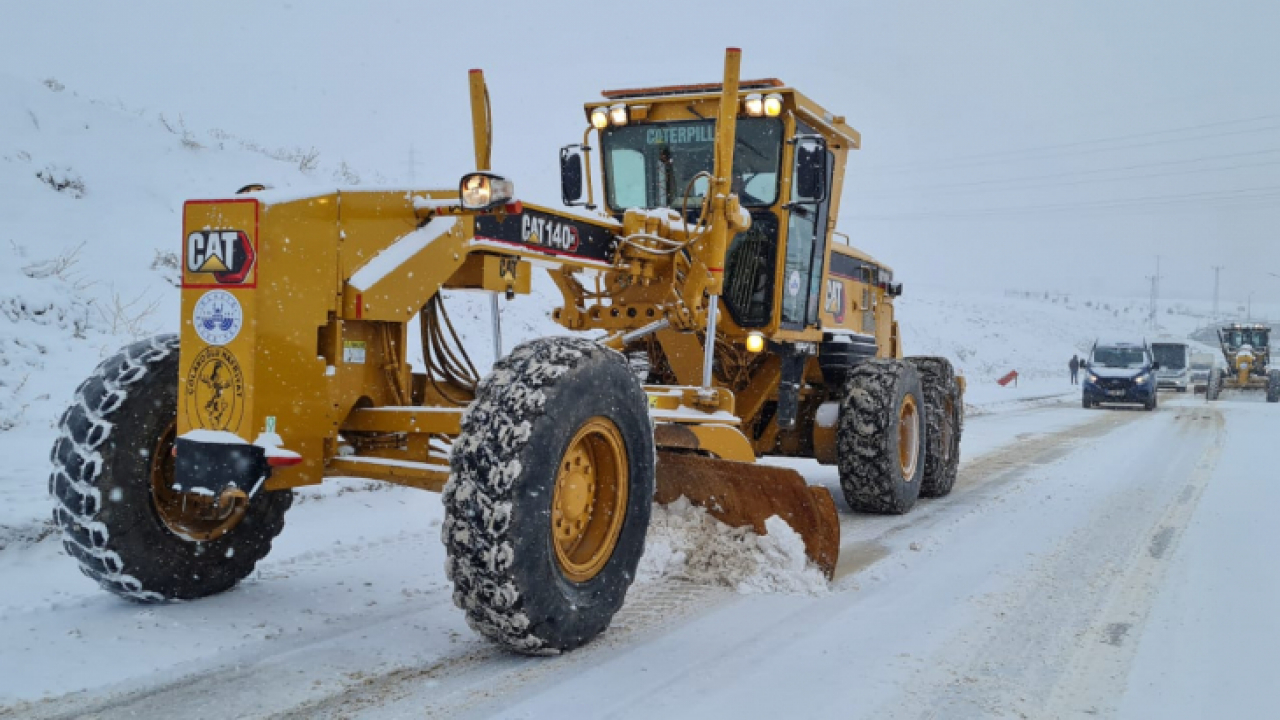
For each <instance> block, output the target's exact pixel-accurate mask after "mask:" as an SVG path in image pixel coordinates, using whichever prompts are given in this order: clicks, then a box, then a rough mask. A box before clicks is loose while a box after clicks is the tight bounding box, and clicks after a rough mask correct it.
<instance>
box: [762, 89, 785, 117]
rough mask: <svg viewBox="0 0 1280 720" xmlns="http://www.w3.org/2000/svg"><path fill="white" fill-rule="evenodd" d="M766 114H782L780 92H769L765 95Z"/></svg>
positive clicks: (771, 115)
mask: <svg viewBox="0 0 1280 720" xmlns="http://www.w3.org/2000/svg"><path fill="white" fill-rule="evenodd" d="M764 114H765V115H768V116H769V117H778V116H779V115H781V114H782V96H781V95H779V94H778V93H769V94H768V95H765V96H764Z"/></svg>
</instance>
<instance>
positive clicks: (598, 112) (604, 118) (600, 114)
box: [591, 108, 609, 130]
mask: <svg viewBox="0 0 1280 720" xmlns="http://www.w3.org/2000/svg"><path fill="white" fill-rule="evenodd" d="M591 127H593V128H595V129H597V130H603V129H605V128H607V127H609V111H608V110H605V109H604V108H596V109H594V110H592V111H591Z"/></svg>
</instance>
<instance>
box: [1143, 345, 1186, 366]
mask: <svg viewBox="0 0 1280 720" xmlns="http://www.w3.org/2000/svg"><path fill="white" fill-rule="evenodd" d="M1151 354H1153V355H1155V356H1156V362H1158V363H1160V369H1162V370H1182V369H1184V368H1186V367H1187V346H1186V345H1177V344H1173V343H1171V344H1168V345H1163V344H1155V345H1152V346H1151Z"/></svg>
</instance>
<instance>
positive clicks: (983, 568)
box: [0, 396, 1280, 718]
mask: <svg viewBox="0 0 1280 720" xmlns="http://www.w3.org/2000/svg"><path fill="white" fill-rule="evenodd" d="M968 430H969V432H968V434H967V436H966V440H965V444H964V453H965V458H966V459H965V462H964V464H963V466H962V469H961V478H960V481H959V483H958V484H957V487H956V490H955V492H954V493H953V495H952V496H951V497H949V498H948V499H946V500H939V501H929V502H925V503H923V504H922V505H921V506H920V507H918V508H917V509H916V510H915V511H914V512H913V513H911V514H910V515H908V516H905V517H877V516H865V515H857V514H852V513H848V512H845V513H843V514H842V548H841V563H840V566H839V567H838V569H837V577H836V580H835V581H834V582H833V583H830V584H826V583H818V584H815V583H813V582H812V580H813V578H812V577H810V576H808V575H806V573H805V571H804V570H802V569H801V568H799V567H798V566H797V565H796V563H795V562H794V561H795V557H794V555H789V554H788V552H787V551H786V548H785V545H786V543H777V544H775V545H773V546H767V545H766V546H762V545H761V544H759V543H755V542H752V543H750V544H749V545H748V544H744V543H743V542H742V538H741V537H740V536H739V537H728V538H726V537H722V535H723V534H724V531H723V530H717V529H715V528H711V529H708V528H706V527H703V526H702V525H701V524H700V523H699V522H698V521H697V518H696V517H691V516H690V515H689V513H688V511H686V510H683V509H681V508H674V509H670V510H668V511H667V513H666V516H665V517H663V518H660V520H659V524H658V525H657V528H658V529H657V531H656V532H655V534H654V537H653V540H652V541H651V544H650V548H649V555H648V556H647V557H646V559H645V563H644V565H643V566H642V570H643V571H644V572H642V576H641V578H640V579H639V581H638V582H637V584H636V585H635V587H634V588H633V590H632V593H631V595H630V597H629V600H628V603H627V606H626V607H624V609H623V611H622V613H620V614H619V616H618V618H617V619H616V621H615V623H614V626H613V627H612V628H611V629H610V630H609V631H608V632H607V633H605V635H603V636H602V637H601V638H599V639H598V640H597V641H595V642H594V643H592V644H591V645H589V646H587V647H586V648H584V649H582V650H580V651H577V652H574V653H570V654H569V655H567V656H565V657H561V658H551V659H530V658H520V657H514V656H511V655H509V654H507V653H504V652H502V651H499V650H497V649H495V648H494V647H492V646H491V645H489V644H488V643H486V642H485V641H483V640H481V639H479V638H477V637H476V636H475V635H474V634H472V633H471V632H470V631H469V630H468V629H467V628H466V626H465V624H464V623H463V621H462V618H461V615H460V613H458V612H456V610H455V609H454V608H453V606H452V602H451V600H450V589H449V587H448V584H447V582H446V581H445V579H444V576H443V573H442V572H441V570H440V566H441V564H442V561H443V559H442V555H443V549H442V547H441V545H440V543H439V540H438V527H439V523H440V517H441V512H440V506H439V503H438V501H437V499H436V498H435V496H433V495H430V494H426V493H420V492H415V491H412V490H406V489H400V488H383V487H382V486H376V485H366V484H363V483H347V484H338V485H336V486H333V487H327V488H324V489H322V490H315V491H307V492H305V493H304V494H303V501H302V502H301V503H300V504H299V505H297V506H296V507H295V509H294V510H293V511H291V514H290V516H289V527H288V528H287V529H286V531H285V533H284V535H283V536H282V537H281V538H280V540H279V542H278V544H277V547H276V550H275V551H274V552H273V554H272V555H271V556H270V557H268V558H267V560H265V561H264V562H263V563H262V564H261V565H260V568H259V570H258V572H257V573H255V575H254V576H253V577H252V578H250V579H249V580H248V581H246V582H244V583H243V584H242V585H241V586H240V587H239V588H238V589H236V590H235V591H233V592H230V593H227V594H225V595H222V596H218V597H214V598H210V599H207V600H203V601H200V602H192V603H182V604H174V605H167V606H138V605H132V604H128V603H125V602H122V601H120V600H117V599H116V598H113V597H110V596H107V595H105V594H103V593H101V592H100V591H98V590H97V589H96V588H95V587H94V586H93V585H92V584H91V583H89V582H88V581H86V580H84V579H83V578H82V577H80V576H79V574H78V572H77V571H76V570H75V568H74V566H73V563H71V562H70V561H69V560H68V558H66V557H63V556H62V555H61V552H60V550H59V548H58V546H57V544H56V543H53V542H42V543H37V544H35V545H33V546H30V547H25V548H22V549H20V550H14V549H12V548H11V549H10V550H7V551H4V552H0V574H2V576H3V577H5V578H6V589H5V592H4V593H3V595H0V619H2V620H3V622H2V623H0V647H3V648H4V654H3V656H2V657H3V658H4V659H5V672H4V673H3V674H2V675H0V697H3V698H4V699H3V702H4V703H8V704H9V712H10V713H11V714H13V715H14V716H21V717H73V716H82V715H86V714H92V715H94V716H97V717H123V716H135V717H138V716H140V717H155V716H161V715H166V716H167V715H168V714H170V713H172V712H174V711H176V710H178V709H180V710H181V712H182V714H183V715H184V716H187V717H214V716H217V717H226V716H227V715H228V714H230V715H234V716H240V717H260V716H268V715H276V714H284V715H286V716H290V717H339V716H342V717H347V716H352V715H359V716H369V717H406V716H421V715H422V714H424V713H425V714H427V715H428V716H436V715H439V716H448V717H481V716H488V715H500V716H504V717H545V716H548V715H551V714H554V713H570V714H572V713H573V711H574V708H579V709H580V708H582V707H590V708H592V709H593V712H592V713H591V714H592V715H594V716H610V717H623V716H626V717H631V716H637V717H650V716H652V715H653V714H655V713H662V714H666V715H672V716H677V717H704V716H708V715H710V716H722V717H776V716H791V714H792V713H794V712H796V711H797V708H803V709H804V713H803V714H805V715H818V714H824V713H832V714H838V715H839V716H841V717H886V716H887V717H903V718H908V717H948V718H951V717H1037V718H1038V717H1076V716H1082V717H1083V716H1102V717H1136V718H1141V717H1173V718H1181V717H1186V718H1197V717H1207V716H1218V717H1244V716H1253V717H1263V716H1268V715H1270V714H1272V713H1274V712H1275V711H1277V710H1280V704H1277V703H1275V702H1273V700H1272V699H1271V698H1270V693H1269V690H1266V688H1267V684H1266V680H1267V679H1268V677H1269V676H1270V675H1269V674H1270V673H1271V672H1272V669H1273V668H1274V667H1275V666H1276V664H1277V663H1278V662H1280V643H1277V642H1276V641H1277V640H1280V626H1278V625H1277V623H1276V621H1275V619H1274V614H1273V613H1272V612H1271V609H1270V608H1271V603H1270V602H1269V601H1268V599H1269V598H1273V597H1274V596H1275V592H1276V590H1277V589H1278V588H1277V584H1278V583H1280V573H1278V572H1277V571H1275V569H1274V566H1275V564H1274V563H1270V562H1268V560H1267V557H1268V556H1267V552H1268V551H1267V549H1266V545H1265V544H1260V543H1258V542H1257V540H1256V538H1257V537H1265V536H1269V534H1270V532H1271V528H1270V527H1269V524H1268V521H1267V518H1266V516H1265V515H1264V514H1260V513H1256V512H1249V511H1248V509H1247V508H1248V507H1249V506H1252V505H1255V504H1259V503H1261V504H1266V503H1267V502H1268V501H1269V500H1270V499H1273V498H1272V497H1271V495H1273V494H1274V492H1273V489H1272V486H1273V485H1274V483H1273V482H1270V480H1271V479H1272V478H1268V477H1267V475H1266V474H1265V473H1263V472H1259V471H1258V468H1256V467H1253V463H1252V462H1251V461H1250V460H1249V458H1250V457H1251V454H1250V452H1249V448H1251V447H1253V446H1255V445H1257V444H1258V443H1262V442H1266V439H1267V438H1268V437H1270V436H1271V435H1273V434H1274V433H1275V432H1276V431H1277V430H1280V416H1278V415H1277V414H1276V413H1275V412H1274V408H1273V407H1272V406H1269V405H1266V404H1264V403H1261V402H1257V401H1255V399H1254V398H1239V397H1237V398H1231V399H1227V400H1225V401H1223V402H1220V403H1215V404H1212V405H1209V404H1206V403H1205V402H1204V401H1203V399H1202V398H1198V397H1190V396H1168V397H1166V399H1165V402H1164V404H1163V405H1162V407H1161V409H1160V410H1159V411H1157V412H1155V413H1145V412H1141V411H1127V410H1116V411H1098V410H1093V411H1088V410H1083V409H1080V408H1079V407H1078V406H1077V405H1076V404H1074V403H1065V402H1064V403H1058V404H1053V405H1040V406H1037V407H1028V408H1022V409H1009V410H1006V411H1004V412H992V413H989V414H986V415H981V416H978V417H975V418H972V419H971V420H970V422H969V427H968ZM777 462H780V463H783V464H789V465H792V466H795V467H798V468H799V469H800V470H801V471H802V472H803V473H804V474H805V476H806V478H807V479H808V480H809V481H810V482H814V483H818V484H825V485H827V486H829V487H832V489H835V485H836V476H835V472H834V469H832V468H825V467H821V466H817V465H816V464H813V463H809V462H796V461H783V460H779V461H777ZM1246 497H1247V498H1249V499H1250V501H1249V502H1248V503H1244V504H1241V503H1240V501H1239V500H1240V498H1246ZM1276 499H1280V498H1276ZM680 553H683V554H684V555H683V556H681V557H678V558H676V557H675V556H676V555H678V554H680ZM708 558H716V559H717V561H718V564H717V565H716V566H715V567H718V568H719V569H720V571H719V572H712V571H711V570H710V567H711V566H709V565H708V564H707V562H706V560H707V559H708ZM42 698H43V700H42ZM0 712H3V711H0Z"/></svg>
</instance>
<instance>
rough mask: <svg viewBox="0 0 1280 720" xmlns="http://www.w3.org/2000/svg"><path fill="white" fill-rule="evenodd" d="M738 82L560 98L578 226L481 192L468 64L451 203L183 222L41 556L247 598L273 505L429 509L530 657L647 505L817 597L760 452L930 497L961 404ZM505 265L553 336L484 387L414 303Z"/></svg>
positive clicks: (63, 459) (59, 450) (885, 500)
mask: <svg viewBox="0 0 1280 720" xmlns="http://www.w3.org/2000/svg"><path fill="white" fill-rule="evenodd" d="M739 63H740V53H739V52H738V51H736V50H732V49H731V50H729V51H728V52H727V53H726V56H725V66H724V76H723V81H722V82H721V83H717V84H709V85H687V86H678V87H651V88H640V89H632V90H620V91H612V92H606V93H605V94H604V99H603V100H602V101H598V102H590V103H587V104H586V105H585V108H584V109H585V115H586V125H587V127H586V132H585V133H584V136H583V142H582V143H579V144H576V145H570V146H567V147H565V148H563V149H562V150H561V153H560V163H561V179H562V195H563V197H562V200H563V202H564V204H565V205H566V206H569V207H571V208H575V209H570V210H556V209H552V208H549V207H544V206H539V205H534V204H532V203H524V202H522V201H520V200H519V199H518V198H517V196H516V194H515V192H514V186H513V183H512V181H511V179H509V178H505V177H502V176H499V175H497V174H495V173H493V172H491V171H490V170H489V167H490V163H489V161H490V158H489V155H490V143H491V138H490V127H491V119H490V116H489V107H488V100H487V97H488V95H487V90H486V87H485V83H484V77H483V75H482V74H481V73H480V72H479V71H472V74H471V76H470V94H471V106H472V124H473V128H474V140H475V148H476V165H477V171H475V172H470V173H468V174H466V175H464V176H463V177H462V179H461V183H460V185H459V187H457V188H443V189H425V190H409V191H404V190H398V191H376V190H363V189H356V190H339V191H334V192H329V193H325V194H317V195H307V196H293V197H290V196H286V195H283V194H281V193H279V192H272V191H264V190H263V189H262V188H261V186H249V187H246V188H245V189H244V191H243V192H242V193H241V194H237V195H235V196H234V197H230V198H226V199H218V200H192V201H189V202H187V203H186V205H185V208H184V219H183V255H182V262H183V276H182V328H181V332H180V333H179V334H178V335H163V336H159V337H155V338H152V339H150V340H146V341H142V342H138V343H135V344H133V345H130V346H129V347H127V348H125V349H124V350H123V351H122V352H121V353H120V354H118V355H116V356H115V357H113V358H111V359H109V360H107V361H105V362H104V363H103V364H102V365H101V366H100V367H99V368H98V369H97V371H96V372H95V374H94V375H93V376H92V377H90V378H89V379H88V380H86V381H85V382H84V384H83V385H81V387H80V388H79V390H78V391H77V393H76V400H75V403H74V404H73V406H72V407H71V408H70V409H69V410H68V411H67V413H66V414H65V415H64V416H63V418H62V421H61V433H60V436H59V438H58V440H57V442H56V444H55V446H54V448H53V459H54V471H53V473H52V476H51V478H50V489H51V492H52V493H53V495H54V497H55V498H56V500H57V506H56V509H55V512H54V515H55V519H56V521H57V523H58V525H59V526H60V527H61V529H62V530H63V537H64V542H65V545H66V548H67V550H68V551H69V552H70V554H71V555H73V556H74V557H75V558H76V559H77V560H78V561H79V562H80V565H81V568H82V569H83V571H84V572H85V573H86V574H87V575H88V576H89V577H91V578H93V579H94V580H96V581H97V582H98V583H99V584H101V585H102V586H103V587H104V588H106V589H107V590H109V591H111V592H113V593H116V594H118V595H121V596H124V597H127V598H131V599H135V600H139V601H164V600H168V599H192V598H198V597H203V596H207V595H211V594H213V593H217V592H220V591H223V590H226V589H228V588H230V587H232V586H233V585H234V584H235V583H237V582H238V581H239V580H241V579H242V578H244V577H245V576H247V575H248V574H249V573H250V571H251V570H252V569H253V567H254V564H255V563H257V562H258V561H259V560H260V559H262V558H263V557H264V556H265V555H266V554H267V552H268V551H269V549H270V546H271V542H272V539H273V538H274V537H275V536H276V535H277V534H278V533H279V532H280V531H281V530H282V528H283V523H284V515H285V512H286V510H288V508H289V506H290V504H291V502H292V495H291V489H292V488H296V487H299V486H305V485H312V484H316V483H320V482H323V481H324V479H325V478H327V477H335V476H343V477H364V478H374V479H380V480H385V481H387V482H391V483H398V484H402V485H408V486H413V487H418V488H424V489H427V490H434V491H442V493H443V502H444V508H445V519H444V522H443V541H444V544H445V546H446V550H447V558H448V560H447V573H448V576H449V578H450V579H451V580H452V582H453V583H454V587H455V593H454V598H455V600H456V602H457V604H458V605H459V606H460V607H461V608H462V609H463V610H464V611H465V613H466V616H467V619H468V622H469V623H470V624H471V626H472V627H474V628H475V629H476V630H477V631H479V632H480V633H482V634H483V635H485V636H487V637H489V638H492V639H493V640H495V641H497V642H499V643H501V644H504V645H506V646H507V647H510V648H512V649H514V650H517V651H520V652H526V653H546V652H556V651H563V650H568V649H571V648H574V647H576V646H578V645H581V644H582V643H584V642H587V641H588V640H590V639H591V638H593V637H594V636H596V635H597V634H599V633H600V632H602V631H603V630H604V629H605V628H606V627H607V626H608V624H609V622H610V619H611V618H612V616H613V615H614V613H615V612H616V611H617V610H618V609H619V607H620V606H621V605H622V602H623V599H624V596H625V594H626V592H627V589H628V587H629V586H630V584H631V580H632V578H633V576H634V572H635V569H636V566H637V563H638V562H639V559H640V556H641V554H642V552H643V550H644V539H645V533H646V531H647V527H648V523H649V517H650V511H651V508H652V503H653V501H654V500H655V499H656V500H657V501H658V502H663V503H665V502H670V501H673V500H675V499H677V498H679V497H681V496H684V497H687V498H688V499H689V500H691V501H693V502H695V503H697V504H699V505H701V506H703V507H705V508H707V510H708V511H709V512H711V513H712V514H713V515H715V516H716V517H718V518H720V519H721V520H722V521H724V522H726V523H729V524H731V525H735V526H739V527H747V526H750V527H753V528H755V529H756V530H757V531H758V532H761V533H763V532H765V531H766V527H765V522H764V521H765V520H766V519H767V518H769V517H771V516H774V515H777V516H780V517H781V518H782V519H784V520H785V521H786V522H787V523H789V524H790V525H791V527H793V528H794V529H795V530H796V531H797V532H798V533H799V534H800V536H801V538H802V539H803V540H804V543H805V548H806V552H807V554H808V555H809V557H810V558H811V559H812V560H813V562H815V563H816V564H817V565H818V566H819V567H821V568H822V569H823V570H824V571H826V572H827V573H829V574H830V573H831V572H832V571H833V569H834V568H835V566H836V562H837V555H838V552H839V527H840V523H839V517H838V515H837V511H836V508H835V504H834V502H833V500H832V498H831V495H830V493H829V492H828V491H827V489H826V488H823V487H809V486H808V485H806V483H805V482H804V480H803V479H802V478H801V476H800V475H799V474H797V473H796V472H794V471H792V470H787V469H782V468H776V467H768V466H765V465H761V464H758V463H756V459H757V457H758V456H760V455H764V454H774V455H787V456H795V457H808V458H816V459H817V460H818V461H819V462H821V463H827V464H836V465H838V466H839V476H840V484H841V487H842V489H843V494H844V497H845V500H846V502H847V503H848V504H849V506H850V507H852V508H853V509H855V510H860V511H868V512H878V513H903V512H906V511H908V510H909V509H910V508H911V507H912V505H913V504H914V503H915V501H916V499H917V497H920V496H925V497H933V496H941V495H946V494H947V493H948V492H950V490H951V487H952V484H953V483H954V481H955V476H956V465H957V463H958V460H959V442H960V432H961V422H962V407H963V403H962V398H961V393H962V386H961V382H960V379H959V378H957V376H956V375H955V373H954V372H953V370H952V368H951V365H950V364H949V363H948V362H947V361H946V360H945V359H941V358H907V359H903V352H902V346H901V341H900V337H899V333H898V326H897V323H896V322H895V320H894V312H893V299H894V298H895V297H896V296H897V295H899V294H900V293H901V292H902V285H901V284H900V283H896V282H895V280H894V277H893V273H892V271H891V270H890V269H889V268H888V267H886V266H884V265H882V264H880V263H878V262H876V261H875V260H873V259H872V258H870V257H868V256H867V255H865V254H863V253H861V252H859V251H857V250H855V249H854V248H852V247H850V246H849V245H848V243H847V239H846V240H845V241H844V242H840V241H838V240H837V239H836V238H838V237H840V235H839V233H836V232H834V228H835V225H836V218H837V215H838V211H839V204H840V191H841V187H842V182H843V174H844V166H845V162H846V158H847V156H848V153H849V151H851V150H853V149H856V148H857V147H858V146H859V143H860V136H859V135H858V133H857V132H856V131H855V130H853V129H852V128H850V127H849V126H848V125H847V124H846V123H845V120H844V118H842V117H840V116H837V115H834V114H832V113H831V112H828V111H827V110H825V109H823V108H822V107H820V106H819V105H818V104H816V103H815V102H813V101H812V100H810V99H809V98H807V97H806V96H804V95H803V94H801V93H800V92H798V91H796V90H795V89H794V88H791V87H789V86H787V85H785V84H784V83H782V82H779V81H777V80H772V79H769V80H759V81H746V82H741V81H740V80H739ZM593 137H594V138H595V142H596V145H595V146H594V147H592V146H590V145H589V143H590V141H591V140H592V138H593ZM597 151H598V158H599V159H598V161H597V162H598V164H599V166H600V167H599V168H598V173H599V182H597V180H596V179H595V177H594V174H593V171H592V166H591V158H592V153H593V152H597ZM597 187H598V188H599V195H600V200H598V201H597V199H596V194H597V193H596V188H597ZM535 268H536V269H541V270H545V271H546V272H547V273H549V274H550V277H551V279H552V280H553V281H554V283H555V285H556V286H557V287H558V288H559V291H560V292H561V293H562V295H563V304H561V305H560V306H559V307H557V308H554V309H552V308H547V312H549V313H550V315H551V317H552V318H554V320H555V321H556V322H558V323H559V324H561V325H562V326H564V327H565V328H566V329H567V330H570V331H575V333H576V334H575V335H573V336H569V337H553V338H546V339H539V340H534V341H530V342H526V343H523V344H521V345H519V346H518V347H516V348H514V349H513V350H512V351H511V352H510V353H509V354H507V355H505V357H501V359H499V360H498V361H497V363H496V364H495V366H494V368H493V370H492V372H490V373H489V374H488V375H487V376H485V377H483V378H481V377H480V374H479V373H478V372H477V370H476V368H475V367H474V365H473V363H472V362H471V360H470V357H469V355H468V354H467V352H466V349H465V347H464V346H463V344H462V342H461V341H460V338H459V334H458V333H457V332H456V328H455V327H454V325H453V323H452V321H451V320H450V318H449V315H448V313H447V311H446V306H445V297H446V294H448V293H446V292H445V291H478V292H485V293H490V294H491V296H492V298H493V300H492V302H493V304H494V307H495V308H496V307H497V304H498V302H499V298H501V297H505V298H506V300H507V301H508V302H510V301H519V300H517V298H519V297H520V296H527V295H528V294H529V293H530V282H531V276H532V273H533V271H534V270H535ZM498 317H499V316H498V314H497V313H496V312H495V314H494V327H493V328H492V331H493V333H494V336H495V337H498V336H499V327H498V326H497V325H498ZM415 324H416V329H417V332H416V333H414V335H416V336H417V337H413V338H412V339H411V332H410V329H411V327H413V326H414V325H415ZM468 330H469V331H474V330H475V329H472V328H468ZM480 330H482V331H483V330H485V328H481V329H480ZM419 342H420V343H421V349H422V357H423V367H422V369H421V371H420V372H415V370H414V368H413V366H412V365H411V364H410V363H409V361H408V360H407V358H408V356H409V354H410V353H409V349H410V346H411V344H416V343H419ZM499 344H500V341H499ZM499 350H500V348H499ZM499 355H501V353H500V352H499Z"/></svg>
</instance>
